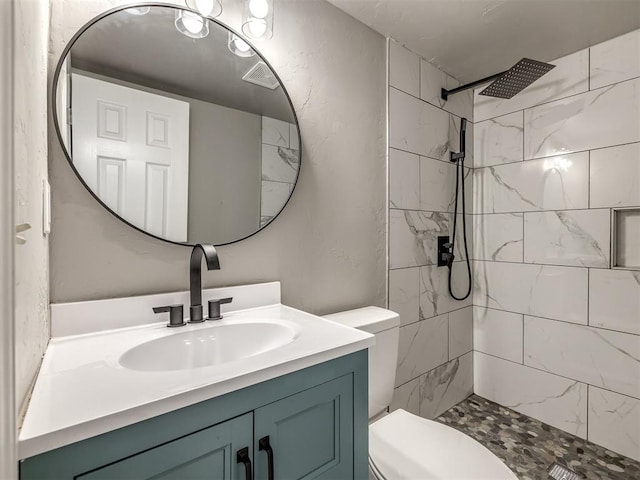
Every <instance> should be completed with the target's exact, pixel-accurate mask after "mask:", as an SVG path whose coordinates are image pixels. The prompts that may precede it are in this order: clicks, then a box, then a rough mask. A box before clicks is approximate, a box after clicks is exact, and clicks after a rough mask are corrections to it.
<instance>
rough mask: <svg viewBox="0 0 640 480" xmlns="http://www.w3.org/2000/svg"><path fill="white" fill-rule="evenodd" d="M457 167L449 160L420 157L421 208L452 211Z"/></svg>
mask: <svg viewBox="0 0 640 480" xmlns="http://www.w3.org/2000/svg"><path fill="white" fill-rule="evenodd" d="M455 175H456V167H455V165H454V164H452V163H449V162H443V161H440V160H434V159H432V158H427V157H420V176H419V180H420V208H421V209H422V210H430V211H434V212H452V211H453V201H454V198H455V197H454V195H455V181H456V177H455Z"/></svg>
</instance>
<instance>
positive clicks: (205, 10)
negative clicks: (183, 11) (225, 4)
mask: <svg viewBox="0 0 640 480" xmlns="http://www.w3.org/2000/svg"><path fill="white" fill-rule="evenodd" d="M195 5H196V10H198V12H199V13H200V15H202V16H204V17H208V16H209V15H211V13H212V12H213V7H214V0H195Z"/></svg>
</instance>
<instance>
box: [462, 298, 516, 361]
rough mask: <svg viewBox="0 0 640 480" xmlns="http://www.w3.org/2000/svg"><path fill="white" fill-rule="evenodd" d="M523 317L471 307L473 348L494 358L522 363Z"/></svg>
mask: <svg viewBox="0 0 640 480" xmlns="http://www.w3.org/2000/svg"><path fill="white" fill-rule="evenodd" d="M522 335H523V316H522V315H521V314H519V313H510V312H503V311H502V310H494V309H491V308H484V307H473V348H474V350H476V351H478V352H483V353H488V354H489V355H493V356H495V357H500V358H504V359H506V360H511V361H512V362H517V363H522V362H523V358H522V355H523V349H522V346H523V340H522Z"/></svg>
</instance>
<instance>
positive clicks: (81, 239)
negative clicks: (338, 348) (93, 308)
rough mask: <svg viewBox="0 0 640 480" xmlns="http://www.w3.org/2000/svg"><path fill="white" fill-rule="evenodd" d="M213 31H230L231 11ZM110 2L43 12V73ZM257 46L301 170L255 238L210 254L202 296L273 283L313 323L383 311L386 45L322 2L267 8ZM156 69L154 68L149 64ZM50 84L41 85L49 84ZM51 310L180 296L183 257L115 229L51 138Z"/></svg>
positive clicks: (228, 5)
mask: <svg viewBox="0 0 640 480" xmlns="http://www.w3.org/2000/svg"><path fill="white" fill-rule="evenodd" d="M224 4H225V12H224V13H223V16H222V17H221V20H222V21H223V22H226V23H228V24H229V25H231V26H235V27H238V25H239V12H240V9H239V7H238V5H239V2H229V1H226V2H224ZM110 6H112V4H111V2H109V1H106V0H102V1H95V0H94V1H84V0H83V1H80V0H64V1H57V2H54V3H53V6H52V24H51V28H52V31H51V38H52V42H51V56H50V61H51V66H50V73H51V72H52V70H53V67H54V65H55V62H57V60H58V57H59V55H60V53H61V51H62V49H63V47H64V45H65V43H66V42H67V41H68V40H69V39H70V38H71V35H73V33H74V32H75V31H76V29H77V28H79V27H80V26H81V25H82V24H83V23H84V22H86V21H88V20H89V19H90V18H92V17H93V16H94V15H95V14H97V13H99V12H101V11H104V10H105V9H107V8H109V7H110ZM275 12H276V14H275V24H274V36H273V38H272V39H271V40H270V41H266V42H261V43H260V44H259V46H258V48H259V49H260V50H261V51H262V52H263V53H264V54H265V56H266V58H267V59H268V60H269V62H270V63H271V64H272V65H273V66H274V68H275V69H276V70H277V71H278V73H279V75H280V76H281V78H282V80H283V82H284V84H285V86H286V87H287V90H288V91H289V94H290V95H291V98H292V101H293V104H294V107H295V108H296V111H297V113H298V118H299V122H300V128H301V132H302V143H303V147H302V157H303V160H302V170H301V173H300V179H299V182H298V186H297V187H296V190H295V192H294V195H293V198H292V201H291V203H290V205H288V206H287V208H286V209H285V210H284V212H283V213H282V215H281V216H280V217H279V218H277V219H276V220H275V221H274V222H273V223H272V224H270V225H269V226H268V227H267V228H266V229H265V230H264V231H262V232H260V233H259V234H257V235H255V236H253V237H251V238H249V239H247V240H245V241H243V242H241V243H238V244H235V245H230V246H226V247H221V248H219V254H220V259H221V265H222V270H221V271H219V272H211V273H206V274H205V275H204V280H203V284H204V285H205V286H207V287H211V286H219V285H233V284H243V283H253V282H261V281H270V280H280V281H281V282H282V288H283V301H284V302H285V303H287V304H289V305H292V306H294V307H298V308H302V309H304V310H308V311H310V312H314V313H319V314H322V313H329V312H331V311H337V310H341V309H345V308H352V307H358V306H363V305H368V304H373V305H385V292H386V274H385V264H386V258H385V257H386V227H385V217H386V206H385V195H384V192H385V172H386V168H385V157H386V152H385V149H384V147H385V88H386V85H385V41H384V39H383V38H382V37H381V36H380V35H379V34H377V33H375V32H373V31H372V30H370V29H369V28H367V27H365V26H364V25H362V24H360V23H359V22H357V21H355V20H354V19H352V18H351V17H349V16H347V15H346V14H344V13H343V12H341V11H340V10H338V9H336V8H335V7H333V6H331V5H330V4H328V3H326V2H324V1H315V0H314V1H276V6H275ZM159 61H161V58H160V59H159ZM50 81H51V79H50ZM49 141H50V167H51V182H52V187H53V221H54V223H53V233H52V239H51V297H52V301H54V302H65V301H76V300H88V299H96V298H108V297H116V296H123V295H138V294H146V293H154V292H166V291H173V290H185V289H186V288H187V287H188V258H189V254H190V250H189V249H188V248H186V247H180V246H172V245H167V244H164V243H162V242H159V241H156V240H153V239H151V238H148V237H146V236H145V235H142V234H140V233H138V232H136V231H134V230H132V229H130V228H128V227H127V226H125V225H123V224H121V223H120V222H119V221H117V220H116V219H115V218H114V217H112V216H111V215H110V214H109V213H107V212H106V211H103V210H102V209H101V207H99V206H98V205H97V204H96V202H95V201H94V200H93V199H92V198H91V196H90V195H89V193H88V192H86V191H85V190H84V188H83V187H82V186H81V184H80V182H79V181H78V180H77V179H76V178H75V176H74V175H73V173H72V171H71V169H70V168H69V166H68V165H67V163H66V159H65V158H64V155H63V154H62V151H61V148H60V146H59V144H58V140H57V138H56V137H55V135H54V134H53V132H52V133H50V136H49Z"/></svg>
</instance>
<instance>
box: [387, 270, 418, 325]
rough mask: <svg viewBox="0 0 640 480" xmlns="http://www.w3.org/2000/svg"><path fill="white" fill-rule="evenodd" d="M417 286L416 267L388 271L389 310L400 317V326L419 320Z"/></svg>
mask: <svg viewBox="0 0 640 480" xmlns="http://www.w3.org/2000/svg"><path fill="white" fill-rule="evenodd" d="M419 285H420V269H419V268H418V267H412V268H401V269H399V270H390V271H389V309H390V310H392V311H394V312H396V313H397V314H398V315H400V325H408V324H409V323H413V322H417V321H418V320H419V308H420V289H419Z"/></svg>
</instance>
